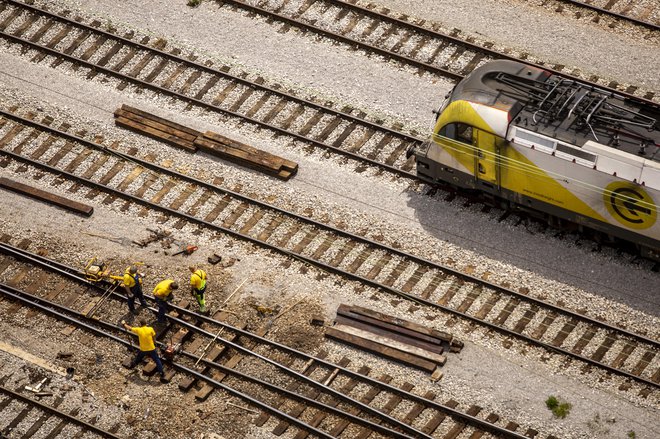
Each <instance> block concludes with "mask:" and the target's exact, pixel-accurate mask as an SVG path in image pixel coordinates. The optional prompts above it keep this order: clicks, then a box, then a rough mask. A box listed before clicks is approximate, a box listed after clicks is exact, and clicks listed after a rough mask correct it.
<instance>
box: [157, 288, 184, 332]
mask: <svg viewBox="0 0 660 439" xmlns="http://www.w3.org/2000/svg"><path fill="white" fill-rule="evenodd" d="M178 288H179V285H178V284H177V283H176V282H174V281H173V280H172V279H165V280H163V281H160V282H158V285H156V288H154V297H155V298H156V305H158V323H165V322H166V320H165V314H166V313H167V302H169V301H171V300H172V298H173V297H172V291H174V290H176V289H178Z"/></svg>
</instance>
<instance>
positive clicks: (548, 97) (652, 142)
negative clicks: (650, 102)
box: [494, 72, 660, 161]
mask: <svg viewBox="0 0 660 439" xmlns="http://www.w3.org/2000/svg"><path fill="white" fill-rule="evenodd" d="M494 79H495V80H496V81H497V82H499V83H501V84H502V85H504V86H505V87H497V88H496V91H498V92H500V93H502V94H503V95H506V96H510V97H512V98H514V99H516V100H518V101H519V102H520V103H521V104H522V105H523V106H524V108H523V110H522V111H521V112H520V113H519V114H518V115H517V117H516V119H515V122H516V123H521V122H522V123H523V124H524V125H525V127H526V128H528V129H529V128H532V129H533V128H536V130H537V131H538V132H540V133H542V134H545V135H547V136H550V137H553V138H557V139H561V140H563V141H566V142H568V143H572V144H574V145H577V146H582V145H583V144H584V143H585V142H586V141H587V140H595V141H596V142H598V143H600V144H603V145H607V146H610V147H612V148H617V149H621V150H624V151H626V152H629V153H632V154H637V155H640V156H642V157H645V158H647V159H650V160H654V161H659V160H658V159H660V154H659V151H660V126H659V125H658V117H659V116H660V110H658V109H657V108H653V107H652V106H649V108H646V107H645V106H644V104H643V103H640V102H635V101H631V100H630V99H627V98H625V97H623V96H621V95H618V94H616V93H613V92H610V91H607V90H604V89H601V88H597V87H594V86H590V85H587V84H583V83H580V82H577V81H574V80H570V79H565V78H560V77H557V76H552V77H550V78H549V79H548V80H547V81H545V82H543V81H537V80H534V79H531V78H524V77H520V76H517V75H513V74H509V73H505V72H499V73H497V75H496V76H495V78H494ZM644 112H646V113H648V114H644ZM649 147H650V149H651V150H650V151H649V150H648V149H649ZM656 156H659V157H656Z"/></svg>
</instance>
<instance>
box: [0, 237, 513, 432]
mask: <svg viewBox="0 0 660 439" xmlns="http://www.w3.org/2000/svg"><path fill="white" fill-rule="evenodd" d="M2 251H3V252H5V253H6V254H7V255H11V256H13V257H15V258H18V259H21V260H23V261H27V262H29V263H30V264H36V265H38V266H40V267H41V268H43V269H44V270H48V271H51V270H52V271H53V272H54V273H57V274H60V275H64V276H66V277H67V278H69V279H71V280H73V281H76V282H79V283H81V284H82V285H85V286H90V284H89V282H88V281H87V280H86V279H85V278H84V275H83V274H82V273H76V272H75V269H73V268H71V267H67V266H65V265H63V264H60V263H57V262H55V261H51V260H49V259H47V258H45V257H42V256H38V255H34V254H31V253H29V252H27V251H24V250H20V249H17V248H13V247H11V246H8V245H6V244H3V245H2ZM91 286H93V287H94V288H95V289H97V290H104V287H103V286H100V285H91ZM5 289H6V290H7V291H10V293H11V294H15V295H18V296H20V297H21V298H22V300H25V301H27V302H32V303H39V304H40V307H41V306H43V307H48V308H56V309H57V310H59V311H58V312H66V313H67V314H71V313H74V314H77V316H78V318H80V317H84V315H83V314H80V313H76V312H75V311H73V310H71V309H69V308H66V307H64V306H62V305H59V304H56V303H54V302H52V301H47V300H44V299H40V298H36V297H29V296H28V295H27V293H24V292H19V291H18V290H16V289H14V288H12V287H9V286H3V289H2V291H3V292H6V291H5ZM11 294H10V295H11ZM114 296H115V297H114V298H115V299H119V300H125V298H124V297H123V296H121V295H118V294H115V295H114ZM12 297H14V296H12ZM177 311H178V312H181V313H182V314H184V315H187V316H195V318H197V316H196V315H195V314H193V313H191V312H189V311H187V310H185V309H181V308H177ZM170 320H171V321H173V322H176V323H177V324H178V325H179V326H181V327H185V328H187V329H188V330H190V331H195V332H197V333H200V334H204V335H206V336H207V337H208V338H212V337H213V335H214V334H213V333H212V332H209V331H205V330H202V329H200V328H198V327H197V326H195V325H192V324H190V323H188V322H186V321H185V320H183V319H181V318H172V317H170ZM87 321H89V319H87ZM205 321H207V322H208V323H213V324H217V325H221V326H223V327H226V328H230V329H231V330H232V331H235V332H238V333H240V334H241V336H247V337H250V338H254V339H258V340H259V341H260V342H261V343H266V344H269V345H271V346H276V347H277V348H278V349H280V350H283V351H286V352H287V353H289V354H295V355H297V356H300V357H302V358H303V359H304V360H307V362H308V363H309V362H310V361H314V362H315V363H318V364H320V365H323V366H328V368H329V370H330V371H332V370H335V372H334V375H335V376H336V374H337V373H342V374H347V375H350V376H351V377H352V378H354V379H358V380H359V381H360V382H363V383H366V384H368V385H370V386H373V387H379V388H383V389H384V390H386V391H388V393H393V394H399V395H401V397H403V398H404V399H407V400H410V401H414V402H415V403H417V404H422V406H423V407H426V408H429V409H434V410H438V411H439V412H441V413H445V414H446V415H448V416H451V417H453V418H457V419H458V420H459V421H458V422H459V424H461V423H464V424H467V425H472V426H475V427H476V428H477V429H478V430H481V431H489V432H491V433H495V434H497V435H498V436H499V437H522V436H519V435H518V434H516V433H514V432H511V431H508V430H507V429H502V428H501V427H497V426H495V425H493V424H492V423H491V422H492V421H490V422H486V421H483V420H480V419H478V418H475V417H474V416H471V415H470V414H469V412H468V414H466V413H462V412H460V411H458V410H455V409H452V408H451V407H447V406H443V405H441V404H438V403H435V402H433V401H432V400H429V399H427V398H424V397H421V396H417V395H414V394H412V393H410V392H408V391H406V390H403V389H398V388H396V387H394V386H391V385H388V384H385V383H381V382H380V381H377V380H374V379H371V378H369V377H367V376H365V375H362V374H360V373H356V372H351V371H349V370H348V369H346V368H344V367H341V366H339V365H336V364H333V363H330V362H328V361H325V360H323V359H320V358H315V357H312V356H309V355H307V354H304V353H302V352H299V351H296V350H293V349H291V348H288V347H286V346H284V345H281V344H279V343H276V342H272V341H269V340H267V339H265V338H263V337H258V336H255V335H254V334H252V333H250V332H247V331H244V330H241V329H240V328H235V327H232V326H230V325H227V324H225V323H223V322H218V321H215V320H212V319H209V318H205ZM93 322H94V324H95V325H96V324H98V325H101V326H103V327H104V328H106V329H108V330H110V329H112V330H115V331H116V330H118V328H117V327H116V326H115V325H113V324H111V323H107V322H104V321H99V320H97V319H95V320H94V321H93ZM220 341H221V343H222V344H224V345H229V346H231V347H232V348H234V349H236V350H240V351H243V352H244V353H246V354H248V355H252V356H257V357H259V358H262V359H264V360H265V361H270V360H268V359H267V358H264V357H263V356H261V355H259V354H257V353H255V352H254V351H252V350H248V349H246V348H244V347H242V346H240V345H239V344H237V343H233V342H231V341H229V340H228V339H226V338H225V339H222V340H220ZM182 356H185V357H187V358H188V359H189V360H190V361H193V360H195V359H197V355H195V354H192V353H188V352H186V351H184V352H183V353H182ZM203 362H204V364H206V365H207V366H209V367H213V368H215V369H218V370H220V371H222V372H223V373H225V374H227V375H232V376H235V377H239V378H241V379H243V380H249V381H252V382H255V383H258V384H260V385H262V386H270V385H269V384H268V383H264V382H262V381H261V380H259V379H257V378H254V377H251V376H248V375H245V374H242V373H241V372H239V371H236V370H234V369H231V368H227V367H225V366H222V365H221V364H219V363H217V362H214V361H210V360H203ZM179 366H181V367H179ZM277 366H278V367H280V368H282V366H281V365H279V364H277ZM175 367H176V368H177V369H179V370H186V369H185V368H186V366H185V365H183V364H178V363H177V364H176V365H175ZM286 372H287V373H288V374H290V375H292V376H295V377H297V378H298V379H303V380H305V381H307V382H308V383H309V384H311V385H313V386H316V387H318V388H319V390H320V391H322V392H324V393H328V392H329V394H330V395H332V396H333V397H334V398H335V399H338V400H341V401H344V402H346V403H348V404H350V405H353V406H355V407H356V408H359V409H360V411H362V412H363V413H366V414H368V415H371V416H372V417H376V418H380V419H382V420H383V421H384V422H385V424H390V425H394V426H395V427H398V428H399V429H401V430H403V431H406V432H407V433H409V434H412V435H413V436H414V437H427V436H426V435H425V434H424V433H422V432H420V431H417V430H415V429H413V428H411V427H410V426H408V424H409V423H411V421H412V420H413V419H414V418H412V419H409V421H410V422H407V423H405V424H402V423H401V422H400V421H397V420H396V419H394V418H392V417H390V416H388V415H387V414H385V413H382V412H381V411H378V410H374V409H373V408H371V407H369V406H368V405H366V404H363V403H360V402H358V401H356V400H354V399H352V398H350V397H348V396H346V395H342V394H341V393H338V392H336V391H333V390H332V389H330V388H329V387H327V385H326V384H325V383H324V384H320V383H317V382H314V381H313V380H311V379H309V378H307V377H305V376H304V375H302V374H299V373H297V372H295V371H293V370H291V369H288V368H286ZM271 388H272V386H271ZM277 391H278V392H279V393H286V394H287V397H290V398H293V399H299V400H300V399H301V396H300V395H298V394H293V393H292V392H287V391H284V390H283V389H279V388H278V389H277ZM302 400H303V402H304V404H306V405H307V406H314V407H317V408H319V409H323V410H329V408H327V407H326V405H325V404H320V403H318V402H317V401H315V400H314V399H309V398H302ZM333 411H334V412H336V409H333V410H330V412H333ZM420 412H421V411H420ZM418 413H419V412H418ZM339 414H340V415H341V416H345V414H344V413H343V412H340V413H339ZM493 416H494V415H491V416H490V417H489V419H490V420H492V419H493ZM349 418H350V419H351V420H352V422H357V423H360V422H363V423H366V426H367V427H369V428H372V429H374V430H376V431H381V432H383V433H385V434H387V435H392V436H394V437H397V434H396V432H394V433H393V432H392V431H390V430H388V429H386V428H384V427H380V426H377V425H375V424H370V423H369V422H366V421H364V420H362V419H360V418H355V417H349ZM379 429H380V430H379ZM404 437H408V436H404Z"/></svg>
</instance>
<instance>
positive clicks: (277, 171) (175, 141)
mask: <svg viewBox="0 0 660 439" xmlns="http://www.w3.org/2000/svg"><path fill="white" fill-rule="evenodd" d="M115 123H116V124H117V125H118V126H120V127H123V128H127V129H129V130H132V131H135V132H138V133H140V134H143V135H145V136H149V137H151V138H153V139H156V140H160V141H162V142H165V143H168V144H170V145H173V146H177V147H179V148H183V149H185V150H186V151H190V152H197V150H198V149H199V150H202V151H204V152H206V153H208V154H211V155H214V156H217V157H220V158H222V159H224V160H228V161H231V162H234V163H238V164H240V165H242V166H245V167H248V168H250V169H255V170H257V171H260V172H263V173H265V174H268V175H272V176H274V177H277V178H279V179H281V180H288V179H289V178H291V177H293V176H294V175H295V174H296V172H298V164H297V163H295V162H292V161H291V160H287V159H284V158H282V157H279V156H276V155H274V154H271V153H268V152H266V151H262V150H260V149H257V148H254V147H252V146H250V145H247V144H245V143H241V142H238V141H236V140H233V139H230V138H229V137H225V136H223V135H220V134H218V133H214V132H212V131H207V132H205V133H202V132H200V131H197V130H194V129H192V128H189V127H187V126H184V125H180V124H178V123H175V122H172V121H170V120H167V119H163V118H162V117H158V116H156V115H153V114H151V113H147V112H146V111H142V110H139V109H137V108H134V107H131V106H128V105H122V106H121V108H118V109H117V110H116V111H115Z"/></svg>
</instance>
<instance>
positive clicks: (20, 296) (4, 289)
mask: <svg viewBox="0 0 660 439" xmlns="http://www.w3.org/2000/svg"><path fill="white" fill-rule="evenodd" d="M0 293H2V294H4V295H6V296H8V297H10V298H12V299H15V300H18V301H21V302H23V303H25V304H28V305H30V306H34V307H37V308H39V309H40V310H42V311H44V312H46V313H49V314H51V315H53V316H55V317H56V318H57V319H59V320H65V321H67V322H69V323H72V324H75V325H77V326H79V327H81V328H85V329H86V330H88V331H92V332H94V333H96V334H98V335H102V336H104V337H108V338H110V339H112V340H114V341H117V342H119V343H121V344H123V345H124V346H127V347H133V346H132V345H131V344H130V343H129V342H128V341H126V340H124V339H122V338H120V337H118V336H115V335H113V334H110V333H108V332H104V331H102V330H100V329H98V328H96V327H94V326H92V325H90V324H87V323H85V322H84V321H82V320H78V319H76V318H74V317H70V316H68V315H66V314H65V313H69V314H73V315H76V316H79V317H81V318H85V317H84V315H82V314H81V313H79V312H77V311H75V310H73V309H70V308H67V307H65V306H63V305H59V304H57V303H55V302H52V301H49V300H46V299H42V298H36V299H37V300H36V301H32V300H30V299H31V298H32V297H34V296H32V295H31V294H29V293H25V292H23V291H21V290H19V289H17V288H14V287H11V286H9V285H6V284H4V283H0ZM113 294H117V293H113ZM42 303H43V304H42ZM46 305H47V306H46ZM53 308H55V309H53ZM93 321H94V323H95V324H96V325H99V326H103V327H105V328H108V329H110V330H115V331H120V332H123V333H128V331H126V330H124V329H122V328H120V327H118V326H115V325H112V324H110V323H108V322H104V321H102V320H96V319H94V320H93ZM157 345H159V346H161V347H162V346H164V345H163V343H161V342H157ZM187 356H188V357H189V358H191V359H195V358H197V357H196V356H194V355H193V354H190V353H187ZM204 362H205V363H207V364H209V365H212V366H214V367H217V368H219V369H222V370H223V371H224V372H226V373H230V374H232V375H237V376H239V377H243V378H245V379H249V380H251V381H253V382H258V383H259V384H261V385H264V386H267V387H270V389H271V390H275V391H277V392H282V393H285V394H289V395H293V396H291V397H292V398H294V399H298V400H302V401H305V402H306V403H308V404H312V405H316V406H318V407H323V408H325V409H327V410H329V411H331V412H334V413H335V414H337V415H338V416H342V417H345V418H349V419H352V420H354V421H355V422H356V423H359V424H362V425H366V426H368V427H370V428H373V429H374V430H375V431H379V432H381V433H387V434H389V435H391V436H392V437H397V438H404V439H405V438H409V437H410V436H406V435H403V434H401V433H399V432H397V431H394V430H390V429H388V428H386V427H384V426H382V425H379V424H376V423H373V422H371V421H369V420H366V419H362V418H359V417H357V416H354V415H351V414H349V413H346V412H343V411H341V410H340V409H337V408H336V407H332V406H329V405H327V404H324V403H322V402H320V401H316V400H313V399H311V398H307V397H304V396H302V395H297V394H294V393H293V392H291V391H288V390H286V389H283V388H281V387H279V386H277V385H274V384H270V383H267V382H265V381H262V380H260V379H258V378H256V377H251V376H248V375H245V374H243V373H241V372H238V371H236V370H233V369H230V368H227V367H225V366H222V365H221V364H219V363H214V362H211V361H209V360H204ZM168 364H170V365H171V366H173V367H174V368H175V369H177V370H181V371H184V372H186V373H189V374H191V375H192V376H194V377H195V378H197V379H200V380H203V381H206V382H208V383H209V384H212V385H214V386H215V387H218V388H221V389H222V390H225V391H226V392H228V393H230V394H232V395H234V396H237V397H239V398H242V399H244V400H247V401H249V402H251V403H252V404H255V405H257V406H259V407H260V408H262V409H263V410H265V411H269V412H271V413H274V414H275V415H276V416H278V417H284V418H286V419H287V420H288V421H289V422H290V423H292V424H295V425H298V426H299V427H301V428H303V429H305V430H308V431H310V432H313V433H315V434H318V435H319V436H321V437H326V438H328V439H332V438H333V436H331V435H329V434H328V433H325V432H323V431H322V430H318V429H317V428H315V427H313V426H311V425H309V424H307V423H305V422H303V421H300V420H298V419H297V418H295V417H293V416H290V415H288V414H286V413H285V412H282V411H280V410H277V409H275V408H274V407H271V406H269V405H267V404H266V403H263V402H261V401H259V400H257V399H256V398H253V397H251V396H249V395H247V394H245V393H243V392H240V391H238V390H236V389H233V388H232V387H230V386H228V385H226V384H222V383H221V382H219V381H217V380H214V379H213V378H210V377H207V376H206V375H203V374H202V373H200V372H198V371H196V370H194V369H192V368H190V367H188V366H185V365H184V364H181V363H177V362H169V363H168ZM372 410H373V409H372ZM374 411H375V410H374ZM376 412H377V411H376ZM379 416H382V414H379ZM403 425H405V424H403ZM422 437H425V438H426V437H430V436H427V435H424V434H423V433H422Z"/></svg>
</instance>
